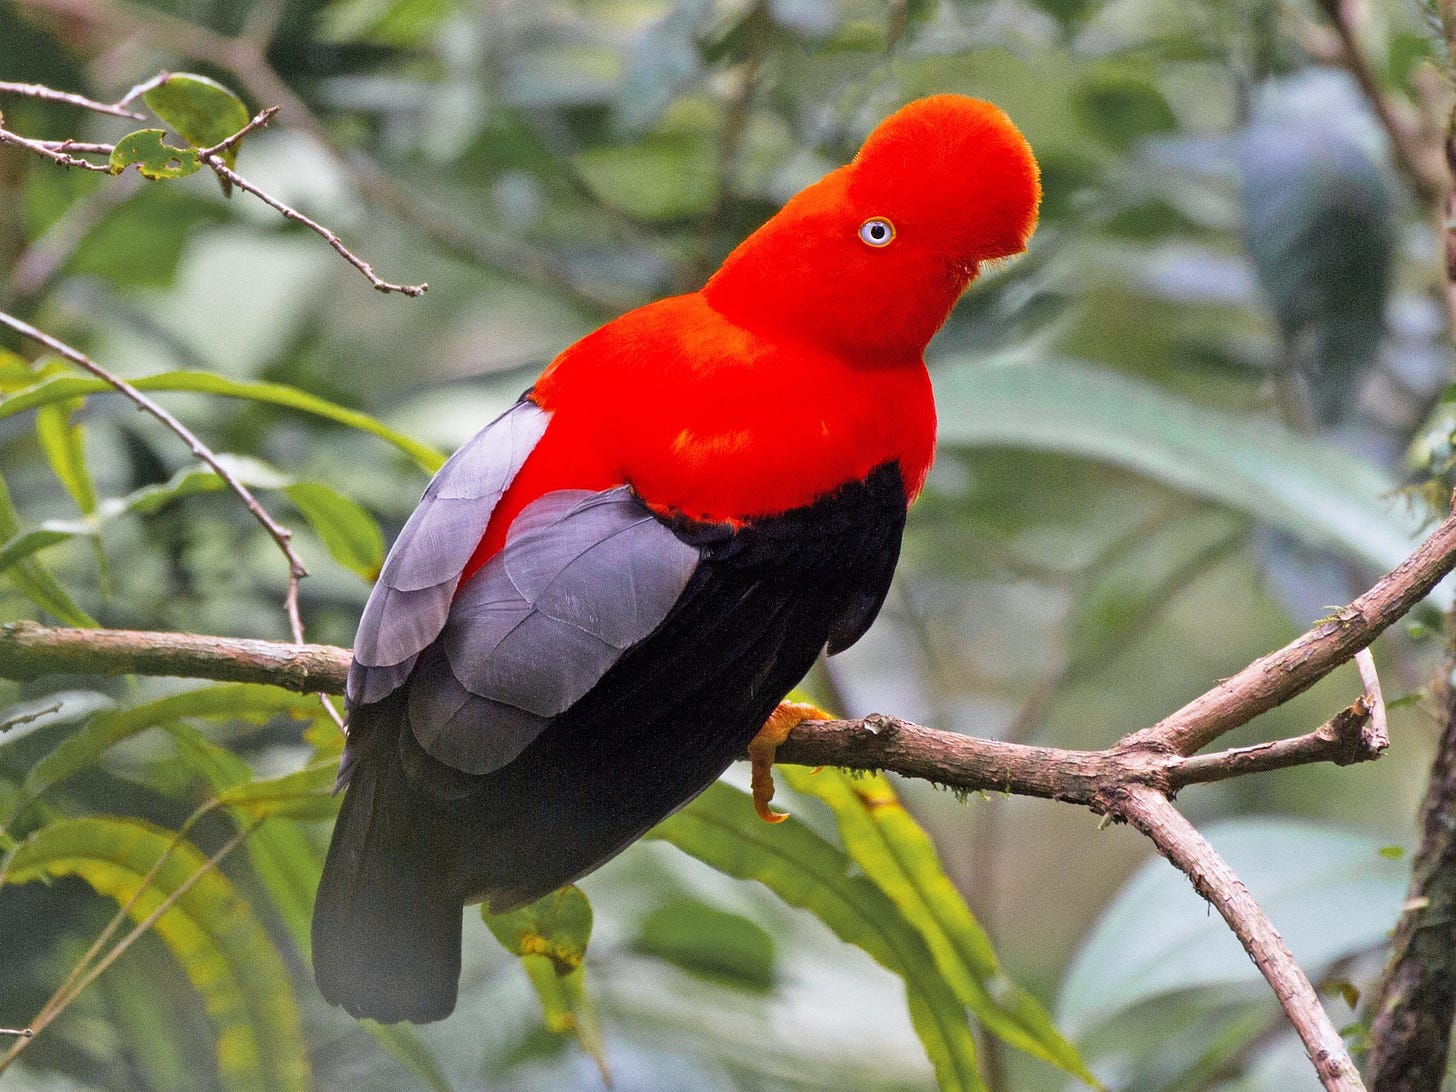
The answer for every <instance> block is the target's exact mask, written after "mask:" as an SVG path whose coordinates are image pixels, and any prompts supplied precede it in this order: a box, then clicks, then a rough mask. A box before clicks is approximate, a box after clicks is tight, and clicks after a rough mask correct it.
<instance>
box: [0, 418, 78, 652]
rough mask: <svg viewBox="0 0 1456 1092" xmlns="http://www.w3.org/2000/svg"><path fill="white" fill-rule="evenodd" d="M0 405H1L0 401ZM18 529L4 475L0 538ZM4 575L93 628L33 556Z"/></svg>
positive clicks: (48, 607) (55, 610)
mask: <svg viewBox="0 0 1456 1092" xmlns="http://www.w3.org/2000/svg"><path fill="white" fill-rule="evenodd" d="M0 409H3V404H0ZM20 533H21V531H20V516H19V514H18V513H17V512H16V511H15V506H14V504H12V503H11V500H10V488H9V486H7V485H6V484H5V479H4V477H0V541H12V540H13V538H14V536H16V535H18V534H20ZM5 576H6V577H8V578H9V579H10V581H11V583H13V584H14V585H15V587H16V589H17V590H18V591H19V592H20V594H21V595H23V596H25V597H26V598H27V599H29V600H30V601H31V602H32V603H34V604H35V605H36V606H37V607H39V608H40V609H41V610H43V611H46V612H48V613H50V614H53V615H55V616H56V618H57V619H59V620H60V621H61V622H63V623H65V624H66V625H68V626H80V627H82V628H84V629H92V628H95V626H96V624H97V623H96V619H94V618H92V617H91V616H90V615H89V614H87V613H86V612H85V611H83V610H82V609H81V608H80V607H79V606H77V605H76V601H75V600H74V599H72V598H71V596H70V594H69V593H68V592H67V591H66V589H65V588H63V587H62V586H61V584H60V582H59V581H57V580H56V578H55V577H53V576H51V574H50V571H49V570H48V569H46V567H45V566H44V565H42V564H41V563H40V562H39V561H37V560H36V559H35V558H25V559H23V560H21V561H19V562H17V563H16V564H13V565H11V566H10V567H9V568H7V569H6V570H5Z"/></svg>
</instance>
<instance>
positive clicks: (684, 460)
mask: <svg viewBox="0 0 1456 1092" xmlns="http://www.w3.org/2000/svg"><path fill="white" fill-rule="evenodd" d="M1040 197H1041V183H1040V174H1039V169H1038V167H1037V163H1036V159H1035V157H1034V155H1033V154H1032V151H1031V148H1030V146H1029V144H1028V142H1027V140H1026V139H1025V137H1024V136H1023V135H1022V134H1021V132H1020V131H1019V130H1018V129H1017V128H1016V126H1015V125H1014V124H1013V122H1012V121H1011V120H1010V118H1009V117H1008V116H1007V115H1006V114H1005V113H1004V112H1003V111H1002V110H1001V109H1000V108H998V107H997V106H995V105H993V104H991V103H989V102H986V101H983V100H979V99H974V98H970V97H967V96H964V95H959V94H950V93H943V94H937V95H932V96H929V97H927V98H922V99H918V100H916V101H913V102H910V103H908V104H907V105H905V106H903V107H901V108H900V109H898V110H897V111H895V112H894V113H892V114H891V115H890V116H889V117H887V118H886V119H885V120H884V121H882V122H881V123H880V124H879V125H878V126H877V127H876V128H875V129H874V130H873V131H872V132H871V133H870V134H869V136H868V137H867V138H866V139H865V141H864V143H863V145H862V146H861V148H860V150H859V151H858V153H857V154H856V155H855V156H854V157H853V159H852V160H851V161H850V162H849V163H847V164H845V165H843V166H840V167H838V168H836V169H834V170H832V171H830V172H829V173H828V174H826V175H825V176H824V177H823V178H822V179H820V180H819V181H818V182H815V183H814V184H812V185H810V186H808V187H807V188H806V189H804V190H802V191H801V192H799V193H798V194H796V195H795V196H793V197H792V198H791V199H790V200H789V201H788V202H787V203H786V204H784V206H783V207H782V208H781V209H780V210H779V211H778V212H777V213H776V214H774V215H773V216H772V217H771V218H770V219H768V220H767V221H766V222H765V223H764V224H763V225H762V226H760V227H759V228H758V229H757V230H756V231H754V232H753V233H752V234H750V235H749V236H748V237H747V238H746V239H745V240H744V241H743V242H742V243H741V244H739V245H738V246H737V248H736V249H734V250H733V251H732V252H731V253H730V254H729V255H728V257H727V258H726V259H725V260H724V261H723V264H722V265H721V267H720V268H719V269H718V270H717V271H716V272H715V273H714V274H713V275H712V276H711V277H710V278H709V279H708V280H707V282H706V283H705V284H704V286H703V287H702V288H701V289H700V290H699V291H696V292H690V293H686V294H683V295H678V296H673V297H669V298H665V299H661V300H658V301H656V302H654V303H649V304H647V305H645V306H643V307H640V308H638V309H636V310H633V311H630V312H628V313H626V314H624V315H622V316H620V317H618V318H616V319H614V320H612V321H610V322H608V323H606V324H605V325H604V326H602V327H600V328H599V329H597V330H596V331H595V332H593V333H591V334H588V335H587V336H585V337H583V338H582V339H581V340H579V341H577V342H576V343H575V344H573V345H571V346H569V347H568V348H566V349H565V350H564V351H562V352H561V353H560V355H559V356H557V357H556V358H555V359H554V360H553V361H552V362H551V363H550V364H549V365H548V366H547V368H546V369H545V371H544V372H543V373H542V375H541V376H540V378H539V379H538V380H537V382H536V383H535V384H534V386H532V387H531V389H530V390H528V391H527V392H526V394H525V395H523V396H522V398H521V399H520V401H519V402H517V403H516V404H515V405H514V406H512V407H511V408H510V409H509V410H507V411H506V412H505V413H503V414H502V415H501V416H499V417H498V418H496V419H495V420H494V421H492V422H491V423H490V424H488V425H487V426H486V427H485V428H483V429H482V430H481V431H480V432H479V433H478V434H476V435H475V436H474V437H473V438H472V439H470V440H469V441H467V442H466V443H465V444H464V445H463V446H462V447H461V448H460V449H459V450H458V451H457V452H456V453H455V454H454V455H453V456H452V457H451V458H450V459H449V461H448V462H446V463H445V465H444V466H443V467H442V468H441V469H440V471H439V472H438V474H436V476H435V477H434V479H433V480H432V481H431V482H430V484H429V486H428V487H427V488H426V490H425V493H424V496H423V498H422V499H421V501H420V504H419V506H418V508H416V510H415V511H414V513H413V515H412V516H411V517H410V518H409V520H408V521H407V522H406V523H405V525H404V527H403V529H402V530H401V531H400V534H399V536H398V538H397V539H396V541H395V543H394V545H393V547H392V548H391V550H390V552H389V554H388V556H387V558H386V560H385V563H384V566H383V568H382V570H381V572H380V575H379V578H378V580H377V582H376V584H375V586H374V588H373V591H372V593H371V594H370V596H369V598H368V601H367V603H366V605H365V608H364V612H363V615H362V617H361V620H360V623H359V628H358V633H357V636H356V639H355V643H354V650H353V651H354V656H353V661H352V664H351V666H350V668H349V674H348V680H347V685H346V693H345V698H346V707H347V717H348V739H347V742H346V745H345V748H344V753H343V758H342V760H341V763H340V771H339V778H338V784H339V787H340V788H341V789H342V791H343V800H342V803H341V806H340V809H339V816H338V819H337V821H336V823H335V826H334V830H333V835H332V839H331V841H330V845H329V849H328V854H327V857H326V860H325V864H324V868H323V873H322V877H321V880H320V884H319V888H318V894H317V898H316V900H315V906H314V914H313V928H312V955H313V965H314V973H315V979H316V981H317V984H318V987H319V989H320V991H321V993H322V994H323V996H324V997H325V998H326V999H327V1000H328V1001H329V1002H331V1003H333V1004H336V1005H341V1006H343V1008H344V1009H345V1010H346V1011H347V1012H349V1013H350V1014H352V1015H353V1016H355V1017H360V1018H363V1017H369V1018H373V1019H375V1020H378V1021H380V1022H383V1023H394V1022H398V1021H411V1022H415V1023H425V1022H429V1021H433V1020H439V1019H442V1018H444V1017H445V1016H448V1015H449V1014H450V1012H451V1011H453V1009H454V1007H455V1004H456V999H457V992H458V984H459V976H460V958H461V943H462V917H463V914H462V908H463V907H464V906H465V905H466V904H468V903H471V902H476V901H480V902H484V903H485V904H486V906H487V908H488V909H489V910H490V911H492V912H502V911H506V910H510V909H514V908H518V907H521V906H523V905H526V904H529V903H530V902H532V901H534V900H536V899H539V898H542V897H544V896H545V895H547V894H549V893H551V892H552V891H554V890H556V889H558V888H560V887H562V886H564V885H566V884H568V883H570V882H573V881H575V880H577V879H579V878H580V877H582V876H583V875H585V874H586V873H588V872H590V871H591V870H593V869H595V868H596V867H597V866H599V865H600V864H602V863H603V862H604V861H606V860H608V859H609V858H611V857H613V856H614V855H616V854H617V853H618V852H620V851H621V850H623V849H624V848H626V847H627V846H628V845H630V844H631V843H632V842H633V841H635V840H636V839H637V838H639V837H640V836H641V835H642V834H644V833H645V832H646V831H647V830H649V829H650V828H651V827H653V826H654V825H655V824H657V823H658V822H660V821H661V820H662V819H664V818H666V817H667V816H669V815H670V814H672V813H673V812H674V811H675V810H677V809H678V808H680V807H682V806H683V805H684V804H686V803H688V802H689V801H691V800H692V799H693V797H695V796H696V795H697V794H698V793H700V792H702V791H703V790H704V789H705V788H707V787H708V786H709V785H710V784H711V783H712V782H713V781H714V780H715V779H716V778H717V777H718V776H719V775H720V774H721V773H722V772H723V771H724V770H725V769H727V767H728V766H729V765H730V764H731V763H732V762H733V761H734V760H735V759H736V758H739V757H740V756H742V755H743V754H744V753H745V750H748V751H749V752H750V753H751V755H752V758H753V767H754V769H753V794H752V795H753V805H754V807H755V808H756V809H757V811H758V813H759V814H760V815H761V816H762V817H764V818H765V819H769V820H771V821H772V820H775V819H778V818H782V816H781V815H780V814H779V813H777V812H775V811H773V810H771V809H770V808H769V806H768V800H769V798H770V797H771V796H772V792H773V781H772V775H771V772H770V771H771V766H772V761H773V755H774V751H775V749H776V747H777V745H778V744H779V743H780V742H782V740H783V739H784V738H785V737H786V735H787V733H788V732H789V731H790V730H791V729H792V728H793V727H794V726H795V725H797V724H798V723H800V722H801V721H803V720H804V719H806V718H812V719H821V718H823V719H827V715H826V714H823V713H822V712H821V711H819V710H817V709H815V708H814V707H813V706H809V705H804V704H798V703H790V702H782V699H784V697H785V696H786V695H787V694H788V693H789V691H790V690H791V689H792V688H793V687H794V686H795V685H796V684H797V683H799V682H800V680H801V679H802V678H803V676H804V675H805V674H806V673H807V672H808V670H809V669H810V668H811V666H812V664H813V662H814V661H815V659H816V658H817V657H818V656H819V654H820V653H821V652H827V653H829V654H833V653H836V652H839V651H842V650H843V649H846V648H848V647H849V646H851V645H852V644H854V643H855V642H856V641H857V640H858V639H859V638H860V637H861V636H862V635H863V634H864V633H865V631H866V630H867V629H868V628H869V626H870V623H871V622H872V621H873V620H874V618H875V616H876V614H877V613H878V611H879V609H880V607H881V605H882V604H883V602H884V599H885V596H886V593H887V592H888V590H889V586H890V579H891V576H892V574H893V572H894V569H895V565H896V562H897V560H898V558H899V553H900V545H901V538H902V535H903V532H904V527H905V519H906V511H907V508H908V507H909V504H910V502H911V501H913V500H914V499H915V497H916V496H917V495H918V494H919V493H920V491H921V489H922V487H923V486H924V484H925V480H926V475H927V473H928V471H929V468H930V465H931V461H932V458H933V454H934V448H935V429H936V416H935V403H934V398H933V394H932V389H931V383H930V377H929V374H928V372H927V370H926V366H925V363H924V353H925V348H926V345H927V344H928V342H929V341H930V339H931V338H932V337H933V336H934V334H935V333H936V331H937V330H938V329H939V328H940V327H941V326H942V325H943V324H944V322H945V320H946V319H947V317H948V316H949V314H950V312H951V310H952V308H953V307H954V306H955V304H956V302H957V300H958V299H959V298H960V296H961V294H962V293H963V292H964V291H965V289H966V288H967V286H968V285H969V284H970V283H971V281H973V280H974V279H975V278H976V276H977V275H978V273H979V272H980V271H981V269H982V267H983V265H984V264H985V263H988V262H995V261H997V260H998V259H1002V258H1006V257H1009V256H1012V255H1015V254H1018V253H1021V252H1022V251H1024V250H1025V249H1026V247H1027V243H1028V240H1029V238H1030V236H1031V233H1032V231H1033V230H1034V228H1035V225H1036V220H1037V215H1038V207H1039V202H1040Z"/></svg>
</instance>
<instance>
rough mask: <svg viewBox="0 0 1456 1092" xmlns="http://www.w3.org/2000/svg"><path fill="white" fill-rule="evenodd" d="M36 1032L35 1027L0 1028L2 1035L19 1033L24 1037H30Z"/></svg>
mask: <svg viewBox="0 0 1456 1092" xmlns="http://www.w3.org/2000/svg"><path fill="white" fill-rule="evenodd" d="M34 1034H35V1029H34V1028H0V1035H18V1036H20V1037H21V1038H22V1039H29V1038H30V1037H31V1036H32V1035H34Z"/></svg>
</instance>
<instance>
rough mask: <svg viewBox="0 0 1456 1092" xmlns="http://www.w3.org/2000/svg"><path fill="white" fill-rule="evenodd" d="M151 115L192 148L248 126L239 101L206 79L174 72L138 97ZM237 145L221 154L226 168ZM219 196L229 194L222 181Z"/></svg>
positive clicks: (208, 144) (234, 159)
mask: <svg viewBox="0 0 1456 1092" xmlns="http://www.w3.org/2000/svg"><path fill="white" fill-rule="evenodd" d="M142 97H143V98H144V99H145V100H146V103H147V105H148V106H149V107H151V109H152V112H153V113H154V114H156V115H157V117H159V118H161V119H162V120H163V121H165V122H166V123H167V124H168V125H170V126H171V127H172V129H173V130H174V131H175V132H176V133H177V135H178V136H180V137H181V138H182V139H183V140H185V141H187V143H188V144H190V145H192V147H193V148H210V147H212V146H213V145H214V144H221V143H222V142H223V141H224V140H226V139H227V138H228V137H230V136H232V135H233V134H234V133H236V132H238V131H239V130H241V129H242V128H243V127H244V126H245V125H247V124H248V121H249V117H248V108H247V107H246V106H244V105H243V100H242V99H240V98H238V97H237V96H236V95H234V94H233V93H232V92H231V91H229V90H228V89H227V88H226V87H224V86H223V85H222V84H220V83H218V82H217V81H215V80H210V79H208V78H207V77H206V76H196V75H193V74H192V73H189V72H177V73H174V74H172V75H171V76H169V77H168V78H167V79H166V80H165V81H164V82H163V83H160V84H158V85H157V86H156V87H153V88H152V89H151V90H150V91H148V92H147V93H146V94H145V95H143V96H142ZM238 147H239V145H238V144H234V145H233V146H232V147H231V148H229V149H227V151H225V152H222V153H221V159H222V161H223V162H224V163H226V164H227V165H228V166H229V167H231V166H233V164H235V163H236V162H237V159H238ZM218 181H220V182H221V183H222V191H223V193H225V194H226V193H230V192H231V184H230V183H229V182H228V181H227V180H226V179H222V178H220V179H218Z"/></svg>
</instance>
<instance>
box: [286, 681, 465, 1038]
mask: <svg viewBox="0 0 1456 1092" xmlns="http://www.w3.org/2000/svg"><path fill="white" fill-rule="evenodd" d="M376 711H377V712H379V713H384V712H385V711H384V710H379V709H378V708H377V707H375V709H366V710H362V711H361V712H366V713H367V712H376ZM371 719H372V718H371ZM366 729H367V737H366V731H365V730H366ZM399 731H400V729H399V727H398V725H397V723H396V724H381V723H377V722H376V723H373V724H368V725H364V724H358V725H357V726H356V729H355V731H354V732H352V733H351V734H352V735H354V736H355V738H359V737H366V738H365V739H364V740H363V741H362V742H363V747H362V748H361V750H363V749H364V748H367V750H365V753H362V754H360V755H359V756H358V758H357V759H356V760H355V761H354V762H353V766H352V769H351V770H350V771H349V782H350V783H349V788H348V790H347V792H346V793H345V796H344V803H343V806H342V808H341V809H340V811H339V819H338V822H337V824H336V825H335V826H334V836H333V840H332V841H331V842H330V843H329V855H328V859H327V860H326V861H325V862H324V873H323V879H322V880H321V881H320V882H319V890H318V899H317V901H316V902H315V903H314V909H313V969H314V978H315V979H316V980H317V981H318V986H319V990H320V991H321V992H322V993H323V995H324V997H325V998H326V999H327V1000H328V1001H330V1002H332V1003H333V1004H335V1005H342V1006H343V1007H344V1008H345V1009H346V1010H347V1011H348V1012H349V1013H350V1014H351V1015H353V1016H356V1017H372V1018H374V1019H375V1020H378V1021H380V1022H381V1023H386V1024H392V1023H395V1022H397V1021H400V1020H409V1021H412V1022H413V1023H417V1024H420V1023H425V1022H428V1021H430V1020H440V1019H443V1018H444V1017H446V1016H448V1015H450V1013H451V1011H452V1010H454V1008H455V995H456V990H457V988H458V986H459V979H460V918H461V905H462V904H461V900H460V899H459V898H458V897H456V896H454V895H452V894H451V888H452V887H453V884H452V882H451V879H452V871H453V858H454V853H453V845H454V838H453V835H451V834H449V833H448V832H449V831H450V830H451V828H452V826H453V824H451V823H450V822H449V821H448V819H447V818H446V817H445V816H442V815H440V814H439V813H438V811H437V807H438V805H435V804H434V802H433V801H432V800H431V799H430V798H429V797H427V796H424V795H423V794H420V793H415V792H412V791H411V790H410V788H409V784H408V782H407V780H406V777H405V773H404V771H403V769H401V767H400V762H399V757H398V754H397V749H396V738H397V736H398V733H399Z"/></svg>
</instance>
